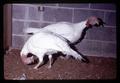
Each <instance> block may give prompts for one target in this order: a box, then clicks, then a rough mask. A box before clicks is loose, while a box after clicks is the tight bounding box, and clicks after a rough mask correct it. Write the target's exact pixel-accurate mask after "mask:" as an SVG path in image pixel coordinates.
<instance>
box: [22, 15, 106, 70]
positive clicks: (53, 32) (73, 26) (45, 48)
mask: <svg viewBox="0 0 120 83" xmlns="http://www.w3.org/2000/svg"><path fill="white" fill-rule="evenodd" d="M103 24H104V22H103V21H102V20H101V19H100V18H97V17H90V18H88V19H87V20H85V21H82V22H80V23H69V22H58V23H55V24H51V25H48V26H46V27H44V28H41V29H38V28H30V27H29V28H27V29H26V30H25V33H34V35H33V36H32V37H30V39H28V41H27V42H26V43H25V45H24V47H23V49H22V51H21V59H22V61H23V62H24V63H26V64H29V63H31V62H32V61H34V60H33V57H30V58H28V57H27V54H28V53H32V54H34V55H36V56H37V57H38V59H39V63H38V64H37V65H36V66H35V67H34V68H35V69H36V68H38V66H39V65H40V64H41V63H42V61H43V57H44V55H45V54H47V55H48V58H49V60H50V65H49V68H50V67H51V58H52V54H54V53H56V52H58V51H61V52H62V53H63V54H66V55H72V56H73V57H75V58H76V59H79V60H84V61H85V59H84V58H83V57H82V56H81V55H80V54H78V53H77V52H75V51H74V50H72V49H71V48H70V46H69V43H68V41H69V42H70V43H75V42H77V41H78V40H79V39H80V38H81V36H82V32H83V31H84V29H85V28H91V27H92V26H94V25H96V26H100V25H103Z"/></svg>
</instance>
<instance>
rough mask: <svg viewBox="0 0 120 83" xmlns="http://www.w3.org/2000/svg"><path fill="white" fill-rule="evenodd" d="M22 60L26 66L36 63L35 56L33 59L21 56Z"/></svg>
mask: <svg viewBox="0 0 120 83" xmlns="http://www.w3.org/2000/svg"><path fill="white" fill-rule="evenodd" d="M21 60H22V62H23V63H24V64H31V63H32V62H34V59H33V56H32V57H26V56H21Z"/></svg>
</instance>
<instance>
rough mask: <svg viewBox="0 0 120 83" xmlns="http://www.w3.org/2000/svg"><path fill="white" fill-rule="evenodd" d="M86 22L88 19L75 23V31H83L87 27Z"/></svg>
mask: <svg viewBox="0 0 120 83" xmlns="http://www.w3.org/2000/svg"><path fill="white" fill-rule="evenodd" d="M86 22H87V20H86V21H82V22H80V23H75V24H74V26H75V31H76V32H77V33H79V34H80V33H82V31H83V30H84V29H85V28H86Z"/></svg>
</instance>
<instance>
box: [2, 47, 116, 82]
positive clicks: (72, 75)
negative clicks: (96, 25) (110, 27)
mask: <svg viewBox="0 0 120 83" xmlns="http://www.w3.org/2000/svg"><path fill="white" fill-rule="evenodd" d="M19 53H20V50H15V49H14V50H11V51H10V52H9V53H7V54H6V55H5V56H4V79H6V80H46V79H53V80H55V79H59V80H62V79H68V80H69V79H75V80H76V79H79V80H81V79H85V80H86V79H116V59H114V58H100V57H91V56H89V57H87V58H88V59H89V60H90V62H89V63H83V62H81V61H78V60H75V59H73V58H70V59H68V60H64V59H61V58H60V57H58V58H57V60H56V61H55V62H54V64H53V66H52V68H51V69H48V68H47V66H48V62H47V63H46V64H44V65H43V66H41V67H39V69H38V70H35V69H33V67H34V66H35V65H36V64H32V65H24V64H23V63H22V62H21V59H20V55H19Z"/></svg>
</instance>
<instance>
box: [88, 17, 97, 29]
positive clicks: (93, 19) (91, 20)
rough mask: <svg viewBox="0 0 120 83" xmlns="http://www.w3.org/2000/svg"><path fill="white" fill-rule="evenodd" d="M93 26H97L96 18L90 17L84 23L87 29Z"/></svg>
mask: <svg viewBox="0 0 120 83" xmlns="http://www.w3.org/2000/svg"><path fill="white" fill-rule="evenodd" d="M95 24H99V22H98V19H97V17H95V16H92V17H90V18H88V20H87V23H86V26H87V27H90V26H93V25H95Z"/></svg>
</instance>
